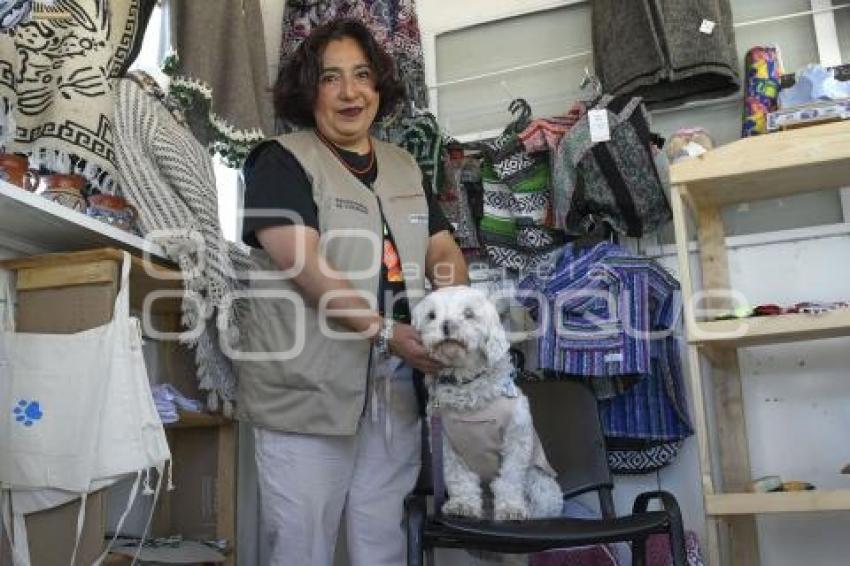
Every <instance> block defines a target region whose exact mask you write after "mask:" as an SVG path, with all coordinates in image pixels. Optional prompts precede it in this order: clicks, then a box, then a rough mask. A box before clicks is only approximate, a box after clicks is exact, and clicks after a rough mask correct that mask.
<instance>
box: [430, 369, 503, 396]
mask: <svg viewBox="0 0 850 566" xmlns="http://www.w3.org/2000/svg"><path fill="white" fill-rule="evenodd" d="M485 373H487V368H484V369H482V370H481V371H479V372H478V373H476V374H475V377H473V378H472V379H471V380H470V381H468V382H467V383H471V382H473V381H475V380H476V379H478V378H479V377H481V376H482V375H484V374H485ZM516 375H517V373H516V370H515V369H512V370H511V372H510V373H509V374H508V375H506V376H505V378H504V380H503V381H502V395H504V396H505V397H510V398H513V397H517V396H518V395H519V391H518V390H517V386H516V383H514V380H515V379H516ZM437 384H438V385H463V384H462V383H460V382H459V381H458V380H457V378H456V377H455V374H454V373H453V372H449V373H441V374H439V375H437Z"/></svg>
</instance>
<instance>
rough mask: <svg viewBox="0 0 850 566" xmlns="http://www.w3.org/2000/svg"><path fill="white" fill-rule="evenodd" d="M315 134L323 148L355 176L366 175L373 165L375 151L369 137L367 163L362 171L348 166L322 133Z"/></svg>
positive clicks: (317, 131)
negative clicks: (323, 145) (329, 151)
mask: <svg viewBox="0 0 850 566" xmlns="http://www.w3.org/2000/svg"><path fill="white" fill-rule="evenodd" d="M315 132H316V136H318V138H319V139H320V140H322V143H324V144H325V146H326V147H327V148H328V149H329V150H331V153H333V154H334V155H335V156H336V158H337V159H339V161H340V163H342V164H343V165H345V168H346V169H348V170H349V171H351V172H352V173H354V174H355V175H357V176H363V175H365V174H366V173H368V172H369V170H370V169H372V167H373V166H374V165H375V149H374V148H373V147H372V138H371V137H370V138H369V163H367V164H366V167H365V168H364V169H356V168H354V167H352V166H351V165H349V163H348V161H346V160H345V158H343V156H342V155H341V154H340V153H339V150H338V149H337V147H336V146H335V145H334V144H333V143H332V142H331V141H330V140H328V139H327V138H325V136H323V135H322V133H321V132H320V131H319V130H318V129H317V130H315Z"/></svg>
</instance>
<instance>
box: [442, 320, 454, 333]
mask: <svg viewBox="0 0 850 566" xmlns="http://www.w3.org/2000/svg"><path fill="white" fill-rule="evenodd" d="M451 332H452V325H451V324H449V321H448V320H444V321H443V336H448V335H449V334H451Z"/></svg>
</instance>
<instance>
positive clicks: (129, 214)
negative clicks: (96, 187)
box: [86, 193, 139, 232]
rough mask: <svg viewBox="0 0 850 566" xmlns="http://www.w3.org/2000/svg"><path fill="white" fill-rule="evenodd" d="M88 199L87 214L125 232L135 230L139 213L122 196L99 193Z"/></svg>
mask: <svg viewBox="0 0 850 566" xmlns="http://www.w3.org/2000/svg"><path fill="white" fill-rule="evenodd" d="M88 201H89V206H88V209H87V210H86V214H88V215H89V216H91V217H93V218H97V219H99V220H102V221H104V222H107V223H109V224H112V225H113V226H115V227H116V228H120V229H122V230H126V231H127V232H135V228H136V220H137V219H138V217H139V213H138V211H137V210H136V207H135V206H133V205H132V204H130V203H128V202H127V201H126V200H125V199H124V198H123V197H119V196H117V195H109V194H105V193H100V194H95V195H91V196H89V198H88Z"/></svg>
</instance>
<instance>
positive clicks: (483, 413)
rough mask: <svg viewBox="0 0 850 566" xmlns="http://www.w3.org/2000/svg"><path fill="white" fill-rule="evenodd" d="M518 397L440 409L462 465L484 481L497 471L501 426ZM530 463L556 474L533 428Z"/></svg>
mask: <svg viewBox="0 0 850 566" xmlns="http://www.w3.org/2000/svg"><path fill="white" fill-rule="evenodd" d="M519 401H520V398H519V397H497V398H496V399H494V400H493V401H491V402H490V403H487V404H486V405H484V406H483V407H481V408H479V409H476V410H474V411H453V410H450V409H446V408H441V409H440V415H441V418H442V421H443V430H444V431H445V435H446V438H447V439H448V441H449V444H451V446H452V448H453V449H454V451H455V452H456V453H457V455H458V456H460V459H461V460H463V462H464V463H465V464H466V466H467V467H468V468H469V469H470V470H471V471H473V472H475V474H476V475H477V476H478V477H479V478H480V479H481V481H483V482H485V483H490V482H491V481H493V480H494V479H495V478H496V477H497V476H498V475H499V469H500V467H501V465H502V452H501V450H502V445H503V444H504V441H505V430H506V429H507V428H508V425H509V424H510V423H511V419H512V418H513V415H514V410H515V409H516V404H517V403H519ZM531 464H532V465H533V466H535V467H537V468H539V469H540V470H542V471H543V472H544V473H546V474H548V475H550V476H552V477H555V475H556V474H555V470H553V469H552V466H550V465H549V461H548V460H547V459H546V454H544V452H543V445H542V444H541V443H540V438H539V437H538V436H537V431H534V444H533V446H532V451H531Z"/></svg>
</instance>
